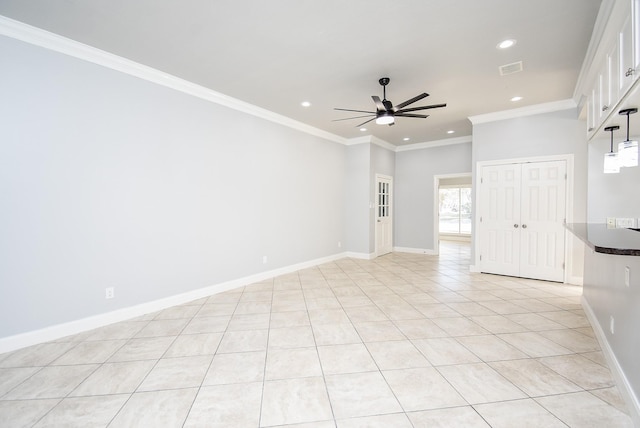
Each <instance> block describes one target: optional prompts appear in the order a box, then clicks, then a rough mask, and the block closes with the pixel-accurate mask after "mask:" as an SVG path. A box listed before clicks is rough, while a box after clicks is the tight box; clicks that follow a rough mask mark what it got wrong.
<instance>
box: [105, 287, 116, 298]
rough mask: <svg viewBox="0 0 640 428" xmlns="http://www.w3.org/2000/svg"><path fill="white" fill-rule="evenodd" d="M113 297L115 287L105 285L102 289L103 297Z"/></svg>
mask: <svg viewBox="0 0 640 428" xmlns="http://www.w3.org/2000/svg"><path fill="white" fill-rule="evenodd" d="M114 297H115V289H114V288H113V287H107V288H105V289H104V298H105V299H113V298H114Z"/></svg>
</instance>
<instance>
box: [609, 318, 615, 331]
mask: <svg viewBox="0 0 640 428" xmlns="http://www.w3.org/2000/svg"><path fill="white" fill-rule="evenodd" d="M609 331H610V332H611V334H615V333H616V320H615V318H613V315H612V316H610V317H609Z"/></svg>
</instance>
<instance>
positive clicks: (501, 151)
mask: <svg viewBox="0 0 640 428" xmlns="http://www.w3.org/2000/svg"><path fill="white" fill-rule="evenodd" d="M565 154H573V155H574V158H573V159H574V181H573V182H574V188H573V197H574V199H573V222H575V223H580V222H584V221H585V220H586V218H587V215H586V207H587V199H586V198H587V142H586V126H585V123H584V122H583V121H580V120H578V114H577V111H576V109H568V110H562V111H556V112H552V113H544V114H537V115H532V116H525V117H519V118H515V119H506V120H500V121H495V122H489V123H481V124H475V125H474V126H473V155H472V158H473V177H475V176H476V167H477V162H480V161H490V160H500V159H515V158H528V157H536V156H550V155H565ZM473 187H474V189H473V194H474V202H475V198H476V189H475V187H476V186H475V183H474V185H473ZM473 207H474V208H473V210H474V219H475V215H476V213H475V207H476V204H475V203H474V204H473ZM474 221H475V220H474ZM475 238H476V231H475V230H473V232H472V243H473V244H472V257H475V248H474V246H475ZM567 244H568V248H570V251H572V253H573V265H572V266H568V267H569V268H570V272H569V275H570V276H571V277H575V278H581V277H582V271H583V265H582V260H583V257H584V256H583V246H582V243H581V242H580V241H579V240H577V239H575V238H574V237H573V236H571V235H570V234H569V235H568V239H567Z"/></svg>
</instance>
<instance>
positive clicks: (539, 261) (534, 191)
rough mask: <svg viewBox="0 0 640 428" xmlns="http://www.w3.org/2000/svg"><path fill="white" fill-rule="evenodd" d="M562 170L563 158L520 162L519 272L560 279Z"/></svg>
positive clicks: (562, 232) (563, 173)
mask: <svg viewBox="0 0 640 428" xmlns="http://www.w3.org/2000/svg"><path fill="white" fill-rule="evenodd" d="M565 174H566V164H565V162H564V161H553V162H536V163H527V164H523V165H522V195H523V197H522V217H521V220H520V221H521V223H522V226H521V233H522V241H523V244H524V245H523V247H522V251H523V255H522V256H523V257H522V260H523V263H522V265H521V266H520V276H523V277H527V278H539V279H546V280H550V281H562V280H563V279H564V268H563V262H564V226H563V224H564V216H565V206H566V200H565V197H566V184H565V183H566V179H565Z"/></svg>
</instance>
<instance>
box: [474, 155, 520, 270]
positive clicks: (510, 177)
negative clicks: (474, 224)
mask: <svg viewBox="0 0 640 428" xmlns="http://www.w3.org/2000/svg"><path fill="white" fill-rule="evenodd" d="M520 172H521V165H520V164H509V165H495V166H486V167H483V168H482V182H481V183H480V198H481V199H480V200H481V202H480V207H481V208H480V209H481V213H480V217H481V221H480V256H481V258H482V259H481V261H480V264H481V270H482V272H487V273H497V274H501V275H511V276H519V274H520V233H519V232H520Z"/></svg>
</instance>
